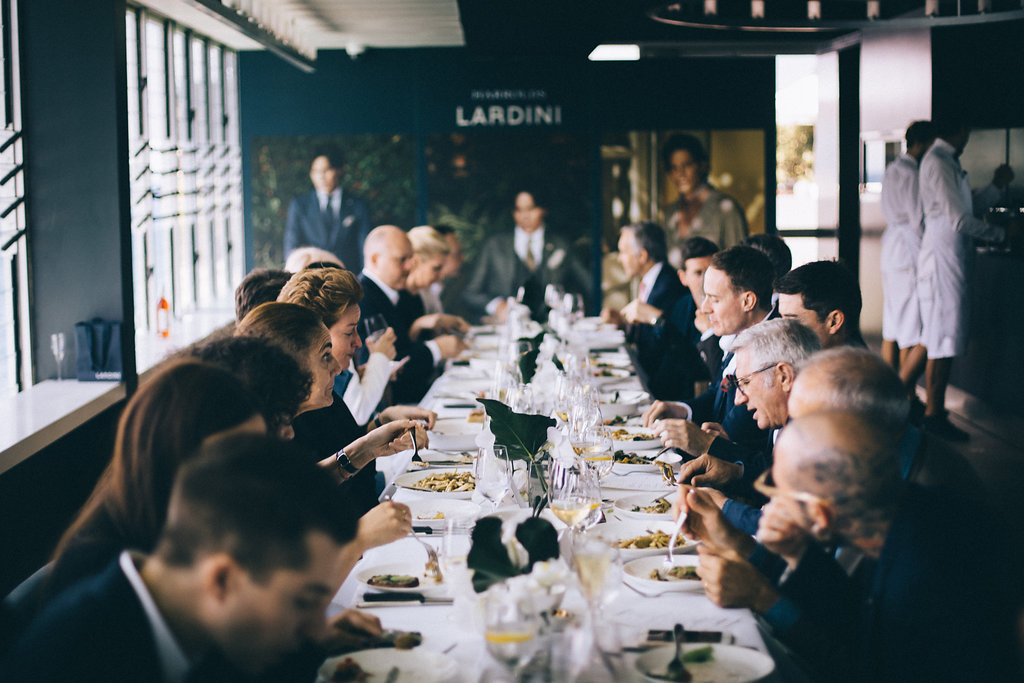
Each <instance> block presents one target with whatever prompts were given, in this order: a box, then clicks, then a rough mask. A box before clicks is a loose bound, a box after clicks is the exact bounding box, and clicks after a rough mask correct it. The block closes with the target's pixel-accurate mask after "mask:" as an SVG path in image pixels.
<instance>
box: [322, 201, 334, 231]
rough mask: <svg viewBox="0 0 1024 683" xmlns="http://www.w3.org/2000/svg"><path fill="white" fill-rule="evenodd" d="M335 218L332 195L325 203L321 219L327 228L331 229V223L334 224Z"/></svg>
mask: <svg viewBox="0 0 1024 683" xmlns="http://www.w3.org/2000/svg"><path fill="white" fill-rule="evenodd" d="M333 218H334V217H333V216H332V215H331V197H330V195H328V197H327V201H326V202H324V208H323V211H321V219H322V220H323V223H324V227H325V228H330V227H331V223H332V222H333V221H332V219H333Z"/></svg>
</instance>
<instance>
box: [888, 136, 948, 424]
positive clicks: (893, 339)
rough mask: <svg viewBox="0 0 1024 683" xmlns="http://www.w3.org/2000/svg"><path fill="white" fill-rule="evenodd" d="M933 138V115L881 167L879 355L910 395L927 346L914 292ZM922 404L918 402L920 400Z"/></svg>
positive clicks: (915, 291)
mask: <svg viewBox="0 0 1024 683" xmlns="http://www.w3.org/2000/svg"><path fill="white" fill-rule="evenodd" d="M934 140H935V132H934V128H933V127H932V124H931V121H915V122H913V123H912V124H910V127H909V128H907V151H906V153H904V154H902V155H900V157H899V158H898V159H896V160H895V161H893V162H892V163H891V164H889V166H888V167H887V168H886V169H885V177H883V178H882V213H883V214H884V215H885V221H886V224H887V227H886V229H885V232H884V233H883V234H882V258H881V267H882V292H883V293H884V295H885V299H884V304H883V307H882V358H884V359H885V362H886V363H888V364H889V365H891V366H892V367H893V368H894V369H895V370H896V371H897V372H899V374H900V379H901V380H903V384H904V385H905V386H906V387H907V391H908V392H909V393H910V395H911V397H912V398H916V396H915V394H914V386H915V385H916V384H917V380H918V378H919V377H920V376H921V373H922V372H923V371H924V365H925V361H926V360H927V354H928V351H927V349H926V348H925V347H924V345H923V344H922V343H921V307H920V304H919V302H918V298H917V257H918V255H919V253H920V251H921V236H922V234H923V232H924V214H923V211H922V209H921V198H920V197H919V196H918V175H917V173H918V164H920V162H921V157H923V156H924V153H925V152H926V151H928V148H929V147H931V144H932V142H933V141H934ZM918 405H920V403H918Z"/></svg>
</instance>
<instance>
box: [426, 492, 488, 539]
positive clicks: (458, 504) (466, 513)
mask: <svg viewBox="0 0 1024 683" xmlns="http://www.w3.org/2000/svg"><path fill="white" fill-rule="evenodd" d="M408 506H409V510H411V511H412V525H413V526H425V527H429V528H431V529H433V530H434V531H444V526H445V522H446V521H447V520H448V519H451V518H453V517H454V518H458V519H463V518H470V519H476V517H477V516H478V515H479V514H480V506H479V505H477V504H476V503H472V502H470V501H468V500H458V499H454V498H436V499H433V498H432V499H428V500H422V499H421V500H413V501H409V503H408ZM438 514H440V515H443V517H440V518H438V517H437V515H438Z"/></svg>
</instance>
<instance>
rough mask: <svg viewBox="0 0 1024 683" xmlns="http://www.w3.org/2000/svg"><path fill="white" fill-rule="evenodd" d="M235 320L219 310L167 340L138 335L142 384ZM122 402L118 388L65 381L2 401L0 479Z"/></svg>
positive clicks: (196, 317)
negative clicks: (169, 360)
mask: <svg viewBox="0 0 1024 683" xmlns="http://www.w3.org/2000/svg"><path fill="white" fill-rule="evenodd" d="M234 314H235V312H234V308H233V307H231V306H229V305H221V306H218V307H216V308H213V309H208V310H204V311H200V312H196V313H189V314H185V315H183V316H181V317H180V318H176V319H175V320H174V321H173V324H172V327H171V335H170V336H168V337H161V336H159V335H157V334H155V333H153V332H144V333H143V332H140V333H138V334H137V335H136V338H135V344H136V349H135V358H136V369H137V371H138V374H139V378H140V381H141V380H144V379H145V377H146V375H147V374H148V373H150V372H151V371H152V370H153V369H154V368H155V367H156V366H157V365H159V364H160V362H161V361H163V360H165V359H166V358H167V356H169V355H171V354H173V353H175V352H177V351H179V350H180V349H183V348H185V347H186V346H188V345H189V344H191V343H193V342H195V341H198V340H199V339H202V338H204V337H206V336H207V335H209V334H210V333H212V332H215V331H216V330H218V329H220V328H221V327H223V326H224V325H226V324H227V323H229V322H231V321H232V320H234V318H235V315H234ZM125 396H126V392H125V386H124V384H122V383H120V382H79V381H77V380H73V379H67V380H62V381H59V382H58V381H57V380H44V381H42V382H39V383H38V384H36V385H34V386H32V387H29V388H28V389H25V390H24V391H22V392H20V393H17V394H14V395H13V396H8V397H4V398H0V424H3V425H4V426H5V428H4V429H3V430H2V431H0V474H3V473H4V472H6V471H7V470H9V469H11V468H12V467H14V466H15V465H17V464H18V463H20V462H22V461H24V460H27V459H28V458H30V457H31V456H32V455H34V454H35V453H37V452H38V451H40V450H42V449H43V448H46V447H47V446H49V445H50V444H52V443H54V442H55V441H57V439H59V438H61V437H62V436H64V435H66V434H69V433H70V432H71V431H73V430H74V429H76V428H78V427H80V426H82V425H83V424H85V423H86V422H88V421H89V420H91V419H92V418H94V417H96V416H97V415H99V414H100V413H101V412H103V411H104V410H106V409H107V408H109V407H110V406H112V405H114V404H115V403H117V402H118V401H120V400H122V399H124V398H125ZM8 425H10V428H9V429H8V428H7V426H8Z"/></svg>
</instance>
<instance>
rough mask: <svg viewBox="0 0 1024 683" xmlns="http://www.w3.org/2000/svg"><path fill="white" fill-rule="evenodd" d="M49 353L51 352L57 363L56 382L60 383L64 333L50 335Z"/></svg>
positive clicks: (62, 366) (62, 365) (62, 367)
mask: <svg viewBox="0 0 1024 683" xmlns="http://www.w3.org/2000/svg"><path fill="white" fill-rule="evenodd" d="M50 351H52V352H53V360H55V361H56V362H57V381H58V382H59V381H61V380H62V379H63V378H64V376H63V370H64V333H63V332H55V333H53V334H51V335H50Z"/></svg>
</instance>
